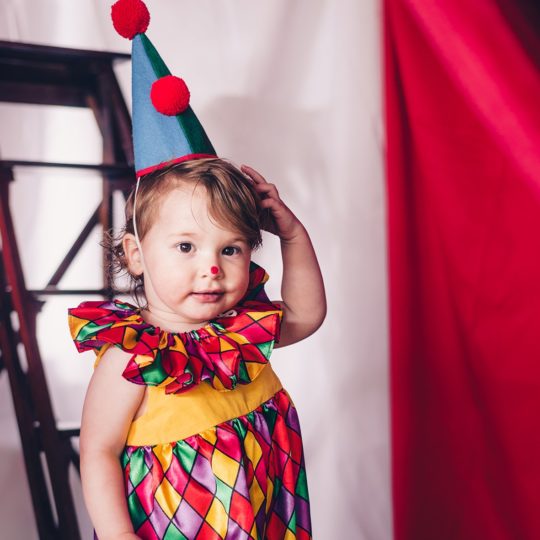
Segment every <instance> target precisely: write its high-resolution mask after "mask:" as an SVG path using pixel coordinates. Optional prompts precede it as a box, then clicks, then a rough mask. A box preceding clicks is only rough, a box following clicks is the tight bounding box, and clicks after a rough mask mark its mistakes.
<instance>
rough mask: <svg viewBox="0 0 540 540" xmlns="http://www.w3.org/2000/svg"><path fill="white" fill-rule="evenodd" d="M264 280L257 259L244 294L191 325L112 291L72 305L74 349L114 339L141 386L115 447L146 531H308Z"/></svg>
mask: <svg viewBox="0 0 540 540" xmlns="http://www.w3.org/2000/svg"><path fill="white" fill-rule="evenodd" d="M267 279H268V276H267V274H266V273H265V272H264V270H263V269H262V268H260V267H258V266H257V265H255V264H254V263H252V266H251V272H250V285H249V289H248V292H247V294H246V296H245V297H244V299H243V300H242V302H240V304H239V305H238V306H235V308H234V309H232V310H231V311H229V312H227V313H226V314H224V315H223V316H220V317H219V318H217V319H215V320H213V321H210V323H209V324H208V325H206V326H204V327H203V328H200V329H197V330H193V331H191V332H186V333H169V332H165V331H161V330H159V329H158V328H155V327H153V326H151V325H149V324H147V323H145V322H144V320H143V319H142V317H141V316H140V313H139V310H138V309H137V308H135V307H134V306H131V305H130V304H127V303H124V302H119V301H117V300H114V301H110V302H109V301H106V302H104V301H97V302H84V303H82V304H81V305H80V306H79V307H78V308H74V309H70V310H69V325H70V330H71V333H72V336H73V339H74V341H75V344H76V346H77V349H78V350H79V352H82V351H86V350H89V349H94V350H95V351H96V353H97V354H98V360H99V358H100V356H101V355H102V354H103V352H104V351H105V350H106V349H107V348H108V347H109V346H111V345H114V346H117V347H120V348H121V349H122V350H124V351H126V352H128V353H130V354H132V356H131V359H130V360H129V361H128V363H127V365H126V368H125V370H124V372H123V376H124V377H125V378H126V379H127V380H129V381H131V382H133V383H136V384H143V385H147V392H148V400H147V407H146V409H145V411H144V412H143V414H142V416H140V417H138V418H136V419H135V420H134V421H133V422H132V424H131V427H130V430H129V433H128V436H127V441H126V446H125V448H124V451H123V453H122V456H121V464H122V468H123V471H124V478H125V489H126V497H127V503H128V509H129V513H130V516H131V520H132V523H133V526H134V529H135V532H136V534H137V535H138V536H140V537H141V538H142V539H143V540H147V539H148V540H150V539H151V540H154V539H166V540H173V539H175V540H176V539H182V540H184V539H187V540H191V539H197V540H214V539H215V540H218V539H227V540H244V539H246V540H248V539H254V540H255V539H256V540H263V539H267V540H281V539H284V540H285V539H286V540H289V539H307V538H311V523H310V512H309V498H308V490H307V482H306V473H305V467H304V456H303V449H302V440H301V435H300V427H299V423H298V417H297V414H296V409H295V408H294V405H293V404H292V402H291V400H290V398H289V395H288V394H287V392H286V391H285V390H284V389H283V388H282V386H281V383H280V381H279V379H278V377H277V376H276V374H275V373H274V371H273V370H272V367H271V365H270V364H269V357H270V354H271V352H272V349H273V346H274V342H275V341H277V340H278V339H279V326H280V320H281V311H280V310H279V307H278V306H276V305H274V304H272V303H271V302H270V301H269V300H268V298H267V296H266V294H265V292H264V283H265V282H266V280H267Z"/></svg>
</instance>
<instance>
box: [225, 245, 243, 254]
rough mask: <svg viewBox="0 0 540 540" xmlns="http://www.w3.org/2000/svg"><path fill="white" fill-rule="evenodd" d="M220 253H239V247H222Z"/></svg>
mask: <svg viewBox="0 0 540 540" xmlns="http://www.w3.org/2000/svg"><path fill="white" fill-rule="evenodd" d="M222 253H223V255H227V256H228V257H230V256H232V255H236V254H238V253H240V248H237V247H236V246H227V247H226V248H223V251H222Z"/></svg>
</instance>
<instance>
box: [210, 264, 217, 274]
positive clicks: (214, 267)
mask: <svg viewBox="0 0 540 540" xmlns="http://www.w3.org/2000/svg"><path fill="white" fill-rule="evenodd" d="M218 272H219V268H218V267H217V266H212V267H211V268H210V273H211V274H214V275H216V274H217V273H218Z"/></svg>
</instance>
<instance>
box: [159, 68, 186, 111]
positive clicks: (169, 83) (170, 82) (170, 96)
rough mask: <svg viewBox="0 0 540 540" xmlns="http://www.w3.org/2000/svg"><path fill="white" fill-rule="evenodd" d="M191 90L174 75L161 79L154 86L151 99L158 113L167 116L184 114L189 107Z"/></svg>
mask: <svg viewBox="0 0 540 540" xmlns="http://www.w3.org/2000/svg"><path fill="white" fill-rule="evenodd" d="M189 98H190V94H189V90H188V87H187V85H186V83H185V82H184V80H183V79H180V77H175V76H174V75H166V76H165V77H161V78H160V79H158V80H157V81H155V82H154V84H152V89H151V90H150V99H151V100H152V105H154V107H155V109H156V111H158V112H160V113H161V114H165V115H166V116H176V115H177V114H180V113H183V112H184V111H185V110H186V109H187V108H188V106H189Z"/></svg>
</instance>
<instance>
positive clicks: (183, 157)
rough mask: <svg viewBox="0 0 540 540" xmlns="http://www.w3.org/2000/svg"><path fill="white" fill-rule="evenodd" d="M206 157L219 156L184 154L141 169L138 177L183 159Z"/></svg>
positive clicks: (213, 155) (180, 161)
mask: <svg viewBox="0 0 540 540" xmlns="http://www.w3.org/2000/svg"><path fill="white" fill-rule="evenodd" d="M204 158H217V156H216V155H215V154H188V155H187V156H182V157H179V158H175V159H171V160H170V161H164V162H163V163H158V164H157V165H152V166H151V167H147V168H146V169H141V170H140V171H137V173H136V174H137V177H139V178H140V177H141V176H144V175H145V174H150V173H151V172H154V171H158V170H159V169H164V168H165V167H169V166H170V165H176V164H177V163H182V162H183V161H189V160H190V159H204Z"/></svg>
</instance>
